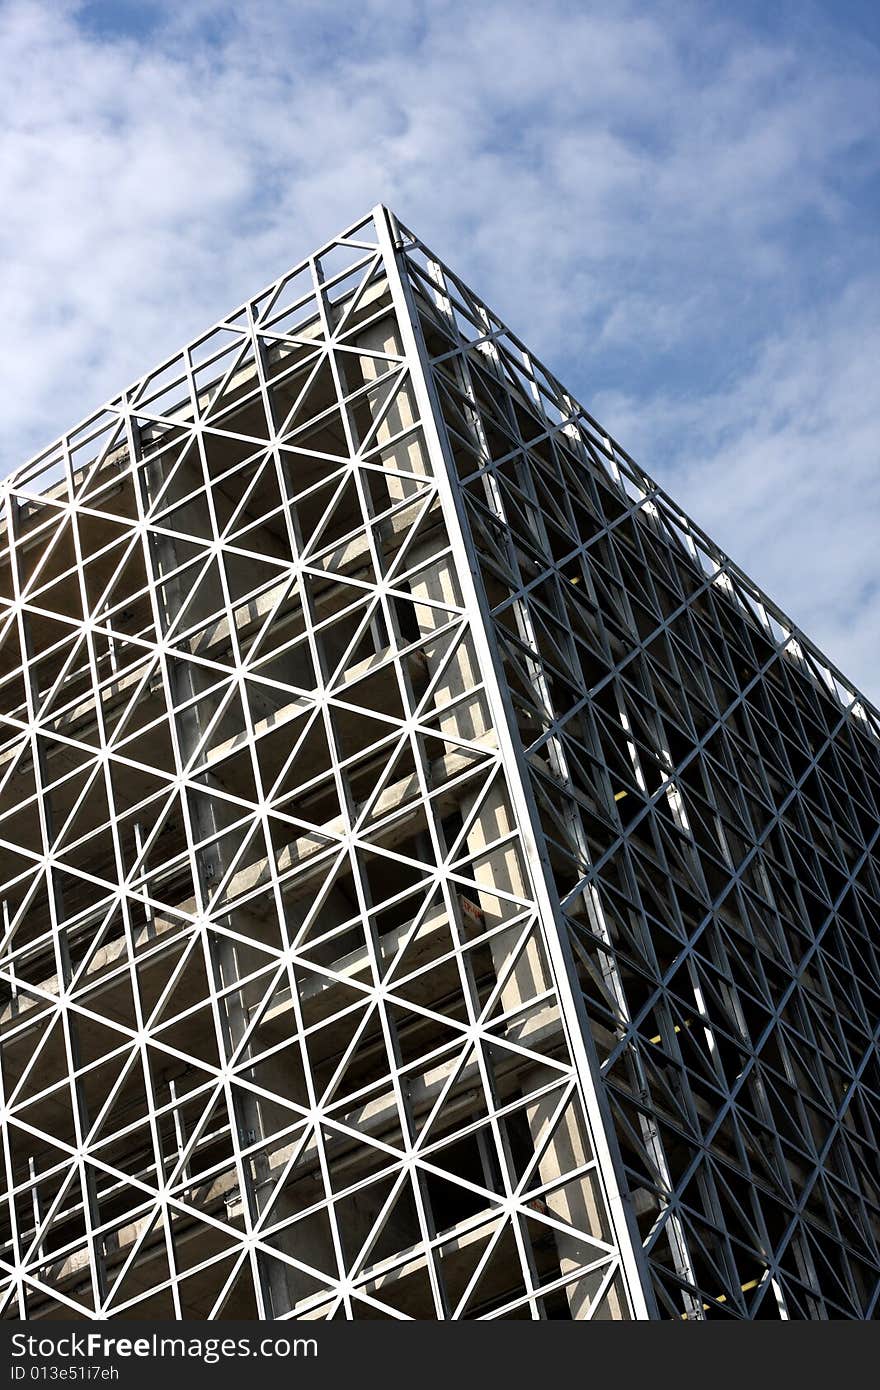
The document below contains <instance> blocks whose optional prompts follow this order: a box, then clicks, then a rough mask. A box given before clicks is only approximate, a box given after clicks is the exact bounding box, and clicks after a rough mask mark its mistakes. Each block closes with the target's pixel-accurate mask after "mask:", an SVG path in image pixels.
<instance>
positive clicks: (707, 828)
mask: <svg viewBox="0 0 880 1390" xmlns="http://www.w3.org/2000/svg"><path fill="white" fill-rule="evenodd" d="M399 240H400V244H401V246H402V248H403V249H402V253H401V254H402V258H403V259H404V261H405V266H406V274H407V276H408V279H409V282H410V285H411V294H412V297H413V300H414V302H415V304H416V306H417V310H418V317H419V320H420V325H421V333H422V338H423V343H424V346H425V351H426V354H427V356H428V358H429V359H430V362H431V373H432V378H433V381H432V384H433V389H434V393H435V399H436V402H437V408H438V411H439V414H440V415H442V419H443V422H444V426H445V447H446V451H447V457H448V460H449V464H450V468H451V469H452V471H453V473H454V476H455V478H456V479H457V485H458V488H459V492H460V500H461V505H462V508H463V515H464V516H465V517H466V523H465V525H466V531H467V541H468V546H469V550H470V554H471V557H472V560H473V563H474V565H475V567H478V568H479V572H480V575H481V579H482V585H483V588H484V591H485V600H486V604H487V607H488V608H489V609H490V610H491V626H492V631H493V635H494V641H495V648H496V662H497V664H498V666H499V668H500V669H501V670H502V671H503V679H504V681H505V682H506V684H507V687H508V691H509V695H510V702H511V710H512V716H511V718H512V724H513V728H514V732H515V735H516V737H517V739H518V743H519V761H520V766H521V767H522V768H523V769H525V770H526V776H527V778H528V781H529V784H530V790H531V804H532V814H533V816H534V818H535V823H536V826H539V827H540V831H539V834H543V837H544V848H545V850H546V864H547V871H548V873H547V881H548V884H549V886H550V889H551V892H552V895H553V897H554V899H555V910H556V914H557V919H558V921H559V922H560V923H561V924H562V926H563V930H564V935H565V937H566V939H567V941H568V945H569V950H570V953H571V960H572V963H573V965H574V967H575V969H576V971H577V975H578V979H579V981H580V986H581V991H582V995H583V1005H584V1010H583V1012H582V1017H583V1019H584V1027H585V1031H588V1033H589V1036H590V1039H591V1045H592V1047H593V1048H594V1049H595V1055H596V1057H597V1058H598V1059H599V1062H600V1064H601V1075H602V1077H603V1080H604V1089H605V1095H606V1099H607V1101H608V1104H609V1107H610V1111H611V1114H612V1117H613V1128H614V1132H615V1136H616V1140H617V1143H618V1145H619V1150H620V1153H621V1155H622V1159H623V1163H624V1166H625V1174H626V1178H625V1181H626V1184H627V1185H628V1188H629V1193H630V1199H631V1202H632V1205H633V1207H634V1209H635V1211H636V1213H637V1216H638V1222H639V1227H640V1231H641V1235H642V1240H643V1244H644V1250H645V1252H646V1256H647V1259H648V1262H649V1266H650V1279H651V1284H652V1288H653V1292H654V1295H655V1297H656V1304H657V1311H658V1313H659V1315H660V1316H663V1317H678V1318H698V1319H702V1318H716V1317H730V1316H732V1317H739V1318H783V1319H785V1318H839V1317H850V1318H863V1317H866V1316H871V1315H872V1314H873V1313H875V1311H876V1309H877V1306H878V1295H880V1252H878V1237H880V1181H878V1169H877V1148H878V1137H880V1129H878V1124H880V1121H878V1116H880V1069H878V1020H880V956H878V947H877V922H878V919H880V859H878V839H880V814H878V811H880V755H878V747H880V745H878V733H880V722H878V716H877V714H876V712H875V711H874V710H873V709H872V708H871V707H870V706H869V705H868V703H867V702H866V701H864V700H863V699H862V698H860V697H859V696H858V695H857V694H856V693H855V692H854V691H853V690H852V689H851V688H850V687H849V685H848V683H847V682H846V681H845V679H844V678H843V677H842V676H841V675H840V673H839V672H837V671H835V670H834V669H833V668H832V667H831V666H830V665H829V663H828V662H827V661H826V660H825V659H824V658H823V657H822V656H821V654H820V653H819V652H818V651H817V650H816V649H815V648H814V647H813V646H812V645H811V644H810V643H809V642H808V641H807V640H806V639H805V638H804V637H803V636H802V635H801V634H800V633H798V632H797V631H796V630H794V629H793V627H792V625H791V623H790V622H789V621H788V620H787V619H786V618H785V617H784V615H783V614H781V613H780V612H779V611H778V610H777V609H776V608H774V606H773V605H772V604H771V603H770V601H769V600H768V599H766V597H765V596H764V595H763V594H762V593H761V592H760V591H759V590H758V589H757V588H756V586H755V585H754V584H753V583H751V582H750V581H749V580H748V579H747V577H746V576H745V575H744V574H743V573H742V572H741V571H739V570H738V569H737V568H736V567H735V566H734V565H732V564H731V563H730V561H729V560H728V559H727V557H725V556H724V555H722V554H721V553H720V552H719V551H718V549H717V548H716V547H715V546H714V545H713V544H712V543H711V541H710V540H709V539H708V538H707V537H706V536H705V535H704V534H703V533H702V532H701V531H700V530H699V528H698V527H696V526H695V525H694V524H693V523H692V522H690V521H689V520H688V519H687V518H686V517H684V516H683V515H682V514H681V512H680V510H679V509H678V508H676V507H675V505H674V503H672V501H671V500H670V499H669V498H668V497H667V496H666V495H665V494H664V493H663V492H662V491H661V490H660V489H659V488H657V486H656V484H655V483H653V482H652V481H651V480H650V479H649V478H648V477H647V476H646V475H645V474H644V473H643V472H642V471H641V470H640V469H639V468H638V467H637V466H636V465H635V464H634V463H633V461H632V460H631V459H629V458H628V457H627V456H626V455H625V454H624V453H623V452H622V450H620V449H619V448H618V447H617V446H616V445H615V444H614V443H613V441H611V440H610V439H609V438H608V436H607V435H606V434H605V433H604V432H603V431H602V429H601V428H600V427H599V426H598V425H597V423H596V422H595V421H594V420H593V419H592V418H591V417H590V416H588V415H587V414H586V412H585V411H583V409H582V408H581V407H579V406H578V405H577V403H576V402H575V401H573V400H572V399H571V398H570V397H569V396H568V395H567V394H566V392H565V391H564V389H563V388H562V387H561V385H560V384H559V382H558V381H556V380H555V378H553V377H552V375H551V374H550V373H548V372H546V371H545V370H544V369H543V368H542V367H541V366H540V364H538V363H536V362H535V361H534V360H533V359H532V358H531V356H530V354H529V353H528V351H527V349H526V348H525V347H524V345H523V344H522V343H521V342H520V341H519V340H517V339H516V338H515V337H514V336H513V335H512V334H510V333H509V331H508V330H507V329H506V328H505V326H504V325H503V324H502V323H501V322H500V321H499V320H498V319H497V318H496V317H495V316H494V315H493V314H492V313H491V311H490V310H488V309H487V307H486V306H485V305H484V304H483V303H481V302H480V301H479V300H478V299H477V298H476V297H475V296H474V295H473V294H472V293H471V292H470V291H469V290H468V289H467V287H466V286H465V285H463V284H462V282H461V281H460V280H459V279H457V278H456V277H455V275H454V274H453V273H452V272H450V271H449V270H448V269H447V268H446V267H443V266H442V265H441V264H440V263H439V262H438V261H437V260H436V258H435V257H434V256H433V255H432V254H431V253H430V252H429V251H428V250H427V248H425V247H424V246H423V245H421V244H420V243H419V242H418V241H417V239H416V238H415V237H413V236H412V234H410V233H408V232H406V231H405V230H403V229H399Z"/></svg>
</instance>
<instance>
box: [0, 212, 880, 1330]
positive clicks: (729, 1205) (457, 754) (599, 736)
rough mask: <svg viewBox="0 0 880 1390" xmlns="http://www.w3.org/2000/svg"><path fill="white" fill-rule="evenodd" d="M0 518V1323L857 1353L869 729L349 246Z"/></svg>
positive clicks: (397, 236)
mask: <svg viewBox="0 0 880 1390" xmlns="http://www.w3.org/2000/svg"><path fill="white" fill-rule="evenodd" d="M2 499H3V523H2V524H3V530H2V532H0V547H2V548H0V725H2V731H3V732H2V744H0V797H2V800H0V900H2V917H3V920H2V924H0V925H2V929H3V937H2V948H0V1105H2V1141H3V1168H4V1173H5V1195H4V1198H3V1202H2V1209H0V1273H2V1276H3V1281H4V1282H3V1285H2V1289H3V1293H2V1297H3V1306H4V1315H5V1316H6V1317H11V1318H42V1317H49V1316H64V1317H72V1318H107V1317H116V1316H133V1317H144V1318H146V1317H174V1318H187V1317H196V1318H230V1317H261V1318H263V1317H266V1318H276V1319H287V1318H294V1319H312V1318H316V1319H323V1318H364V1317H366V1318H397V1319H401V1318H433V1319H461V1318H468V1319H470V1318H482V1319H495V1318H531V1319H544V1318H551V1319H552V1318H575V1319H582V1320H589V1319H592V1318H613V1319H618V1318H619V1319H626V1318H632V1317H637V1318H644V1317H677V1318H686V1319H705V1318H715V1317H729V1316H734V1317H740V1318H752V1317H774V1318H783V1319H784V1318H805V1317H809V1318H816V1317H857V1318H861V1317H867V1316H871V1315H872V1314H873V1312H874V1311H875V1309H876V1307H877V1302H878V1292H880V1254H878V1243H877V1242H878V1233H880V1195H878V1188H880V1182H878V1171H877V1161H876V1152H877V1138H878V1123H880V1122H878V1115H880V1075H878V1020H880V960H878V954H877V943H876V925H875V924H876V921H877V918H878V908H880V875H878V859H877V842H878V836H880V815H878V807H880V757H878V739H880V719H878V715H877V713H876V711H875V710H873V709H872V707H871V706H870V705H869V704H868V703H867V701H865V700H864V699H863V698H862V697H860V696H858V694H857V693H856V692H855V691H853V690H852V689H851V688H850V687H849V685H848V684H847V682H846V681H845V680H844V678H843V677H842V676H841V675H840V673H839V672H837V671H835V670H834V668H833V667H831V666H830V665H829V663H828V662H827V661H826V660H825V659H824V658H823V657H822V656H821V655H820V654H819V653H818V652H817V651H816V649H815V648H814V647H813V646H812V645H811V644H810V643H809V642H808V641H807V640H806V639H805V638H804V637H803V636H802V635H801V634H800V633H798V632H797V631H796V630H795V629H794V628H793V627H792V625H791V623H790V622H788V620H787V619H786V618H785V617H784V615H782V614H781V613H780V612H779V611H778V610H777V609H776V608H775V607H774V606H773V605H772V604H771V603H770V601H769V600H768V599H767V598H766V597H765V596H764V595H763V594H761V593H760V591H759V590H758V589H757V588H756V586H755V585H754V584H752V583H751V581H749V580H748V578H747V577H746V576H745V575H743V574H742V572H741V571H740V570H738V569H737V568H736V567H735V566H734V565H732V564H731V563H730V561H729V560H728V559H727V557H725V556H724V555H722V554H721V553H720V552H719V551H718V550H717V548H716V547H715V546H713V544H712V543H711V541H709V539H708V538H707V537H706V536H705V535H704V534H703V533H702V532H701V531H700V530H699V528H697V527H696V526H695V525H694V524H693V523H692V522H690V521H689V520H688V519H687V518H686V517H684V516H683V515H682V513H681V512H680V510H679V509H677V508H676V507H675V505H674V504H673V503H672V502H671V500H670V499H669V498H668V497H667V496H666V495H665V494H664V493H663V492H662V491H661V490H660V489H659V488H658V487H657V486H656V484H654V483H653V482H652V481H651V480H650V479H648V478H647V476H646V475H645V474H644V473H643V472H642V471H641V470H640V469H639V468H638V467H637V466H636V465H635V464H634V463H633V461H632V460H631V459H629V458H628V457H627V456H626V455H625V454H624V453H623V451H622V450H621V449H620V448H619V447H618V446H617V445H616V444H615V443H614V442H613V441H612V440H611V439H610V438H609V437H608V436H607V435H605V434H604V432H603V431H602V430H601V428H600V427H599V426H598V425H597V424H596V422H595V421H594V420H593V419H592V418H591V417H590V416H589V415H587V413H586V412H585V411H584V410H583V409H582V408H581V407H580V406H579V405H578V404H577V403H576V402H575V401H573V400H572V399H571V398H570V397H569V396H568V395H567V394H566V392H565V391H564V389H563V388H562V387H561V385H560V384H559V383H558V382H557V381H556V380H555V378H554V377H552V375H551V374H550V373H549V372H547V371H546V370H545V369H544V368H543V367H542V366H541V365H540V364H539V363H538V362H536V361H535V360H534V359H533V357H532V356H531V355H530V354H529V353H528V351H527V349H526V348H525V347H524V345H523V344H522V343H521V342H519V340H518V339H516V338H515V337H514V336H513V335H512V334H511V333H510V332H509V331H508V330H507V329H506V327H505V326H504V325H503V324H502V323H501V322H500V321H499V320H498V319H497V318H496V317H495V316H494V315H493V314H492V313H491V311H490V310H489V309H488V308H487V307H486V306H485V305H484V304H482V303H481V302H480V301H479V300H478V299H477V298H476V297H475V296H474V295H473V294H472V293H471V292H470V291H469V290H468V289H467V288H466V286H464V285H463V284H462V282H461V281H460V280H459V279H458V278H457V277H456V276H455V275H454V274H453V273H452V272H451V271H450V270H448V269H447V268H446V267H444V266H442V265H441V264H440V262H438V261H437V259H436V258H435V257H434V256H433V255H432V254H431V253H430V252H429V251H428V250H427V249H426V248H425V247H424V246H423V245H422V244H421V243H420V242H419V241H418V240H417V238H415V237H414V236H413V235H412V233H410V232H409V231H407V230H406V229H405V228H403V227H402V226H401V225H400V224H399V223H398V222H397V220H396V218H395V217H394V216H393V214H391V213H389V212H388V211H387V210H386V209H384V208H377V209H375V210H374V212H373V213H372V214H371V215H370V217H368V218H366V219H363V220H361V221H360V222H358V223H357V224H355V225H354V226H353V227H352V228H350V229H349V230H348V231H346V232H345V233H343V234H342V235H341V236H339V237H337V238H336V239H335V240H334V241H332V242H330V243H328V244H327V245H326V246H325V247H323V248H322V249H321V250H320V251H318V252H316V253H315V255H313V256H311V257H309V258H308V259H307V260H306V261H304V262H303V263H302V264H301V265H299V266H297V267H296V268H295V269H294V270H293V271H291V272H290V273H289V274H287V275H285V276H283V277H282V278H281V279H280V280H278V281H277V282H275V283H274V284H273V285H271V286H270V287H269V288H268V289H267V290H265V291H264V292H263V293H261V294H260V295H258V296H256V297H255V298H254V299H252V300H250V301H248V303H247V304H245V305H244V306H242V308H241V309H239V310H237V311H236V312H234V313H233V314H231V315H229V316H228V317H227V318H225V319H224V320H222V322H221V323H220V324H218V325H217V326H216V327H215V328H214V329H212V330H211V331H210V332H209V333H207V334H204V335H202V337H200V338H199V339H197V340H196V341H195V342H194V343H192V344H190V345H189V346H188V347H187V348H185V349H184V350H183V351H182V352H181V353H179V354H177V355H176V356H175V357H174V358H172V359H170V360H169V361H168V362H166V363H163V364H162V365H161V366H160V367H159V368H158V369H157V370H156V371H154V372H151V373H149V374H148V375H147V376H145V377H144V378H142V379H141V380H140V381H139V382H137V383H135V384H134V385H133V386H132V387H131V388H129V389H128V390H127V391H125V392H123V393H122V394H121V395H120V396H119V397H117V398H116V399H114V400H113V401H111V402H110V403H109V404H108V405H107V406H106V407H105V408H104V409H103V410H102V411H100V412H98V413H97V414H96V415H94V416H92V417H90V418H89V419H88V420H86V421H85V422H84V423H83V424H82V425H80V426H79V427H78V428H77V429H75V430H74V431H72V432H71V433H70V434H68V435H66V436H65V437H64V438H63V439H62V440H61V441H59V443H58V444H57V445H56V446H53V448H51V449H50V450H48V451H46V452H45V453H44V454H42V455H41V456H39V458H37V459H35V460H34V461H33V462H32V463H31V464H29V465H27V466H26V467H25V468H23V469H21V470H19V471H18V472H16V473H15V474H14V475H13V476H12V477H11V478H9V479H8V480H7V481H6V483H5V484H4V485H3V493H2Z"/></svg>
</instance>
